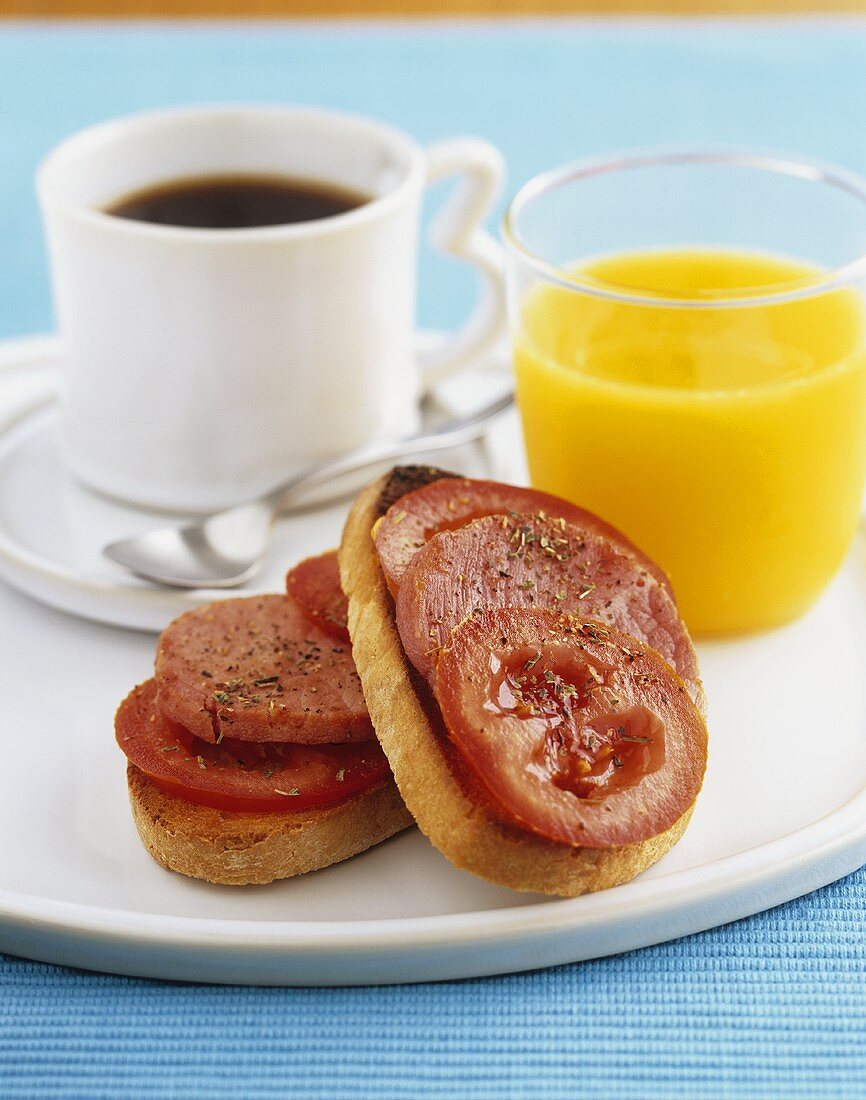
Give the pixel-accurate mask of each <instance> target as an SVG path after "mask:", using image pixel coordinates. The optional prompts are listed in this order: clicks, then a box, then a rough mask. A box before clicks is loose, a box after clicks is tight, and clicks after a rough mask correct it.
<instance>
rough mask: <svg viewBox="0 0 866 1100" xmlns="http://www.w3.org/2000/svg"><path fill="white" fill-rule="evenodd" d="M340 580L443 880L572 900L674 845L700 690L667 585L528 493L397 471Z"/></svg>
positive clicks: (689, 797)
mask: <svg viewBox="0 0 866 1100" xmlns="http://www.w3.org/2000/svg"><path fill="white" fill-rule="evenodd" d="M340 572H341V579H342V587H343V589H344V591H345V592H346V594H347V595H348V598H349V616H348V624H349V632H350V635H351V638H352V643H353V651H354V658H355V662H356V665H357V669H358V673H359V675H360V678H361V684H362V686H363V691H364V696H365V698H366V700H367V703H368V706H369V710H370V714H371V717H372V720H373V725H374V727H375V729H376V734H377V736H378V738H379V740H380V742H381V744H382V746H383V748H384V750H385V753H386V755H387V757H388V760H389V762H390V765H391V769H392V771H393V773H394V776H395V778H396V781H397V785H398V787H399V789H400V793H401V794H402V796H403V798H404V800H405V802H406V805H407V806H408V808H409V810H410V811H411V813H412V815H413V817H414V818H415V821H416V822H417V824H418V825H419V827H420V828H421V829H422V831H423V832H424V833H425V834H426V835H427V836H428V837H429V839H430V840H431V841H432V843H433V844H434V845H435V846H436V847H437V848H438V849H439V850H440V851H441V852H443V853H444V855H446V856H447V857H448V858H449V859H450V860H451V861H452V862H453V863H455V864H456V865H457V866H458V867H461V868H465V869H467V870H470V871H472V872H474V873H475V874H477V875H480V876H481V877H482V878H486V879H489V880H491V881H494V882H498V883H502V884H504V885H507V886H510V887H513V888H515V889H518V890H535V891H543V892H546V893H551V894H561V895H567V896H571V895H576V894H581V893H584V892H585V891H589V890H599V889H603V888H605V887H608V886H613V885H616V884H618V883H622V882H625V881H627V880H628V879H631V878H633V877H634V876H635V875H637V874H638V873H639V872H641V871H643V870H644V869H645V868H647V867H648V866H650V864H652V863H654V862H655V861H656V860H658V859H659V858H660V857H661V856H662V855H664V854H665V852H667V851H668V850H669V849H670V848H671V847H672V846H673V845H674V844H675V843H676V842H677V840H678V839H679V838H680V836H681V835H682V833H683V830H684V829H685V827H686V825H687V824H688V821H689V818H690V816H691V813H692V809H693V806H694V803H695V799H696V798H697V795H698V792H699V791H700V788H701V783H702V781H703V776H704V771H705V767H706V758H707V732H706V726H705V723H704V717H703V710H704V699H703V690H702V687H701V682H700V679H699V672H698V664H697V659H696V656H695V652H694V648H693V646H692V643H691V640H690V638H689V635H688V632H687V631H686V629H685V626H684V625H683V623H682V621H681V619H680V616H679V613H678V611H677V606H676V602H675V599H674V595H673V592H672V591H671V587H670V583H669V582H668V579H667V577H666V576H665V575H664V573H663V572H662V571H661V570H660V569H659V568H658V566H657V565H656V564H655V563H654V562H652V561H651V560H649V559H648V558H647V557H646V555H644V554H643V553H642V552H641V551H640V550H639V549H638V548H637V547H635V546H634V545H633V544H632V543H631V542H630V541H629V540H628V539H627V538H626V537H625V536H624V535H622V534H621V533H620V532H619V531H617V530H615V529H614V528H612V527H611V526H610V525H609V524H607V523H605V522H604V521H602V520H601V519H599V518H598V517H597V516H594V515H592V514H591V513H588V512H586V511H584V510H582V509H580V508H578V507H576V506H575V505H572V504H568V503H566V502H565V501H562V500H559V499H557V498H555V497H551V496H548V495H547V494H544V493H539V492H535V491H533V490H529V489H520V488H516V487H514V486H508V485H501V484H498V483H495V482H490V481H474V480H469V479H466V478H461V477H456V476H453V475H449V474H446V473H444V472H442V471H439V470H436V469H429V468H426V467H403V468H397V469H395V470H394V471H392V473H391V474H390V475H388V476H386V477H384V478H383V479H381V480H380V481H378V482H376V483H375V484H373V485H371V486H370V487H369V488H367V489H366V490H365V491H364V492H362V494H361V495H360V496H359V498H358V499H357V501H356V502H355V505H354V507H353V509H352V511H351V514H350V515H349V518H348V521H347V523H346V527H345V531H344V534H343V541H342V544H341V547H340Z"/></svg>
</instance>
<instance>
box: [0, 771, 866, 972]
mask: <svg viewBox="0 0 866 1100" xmlns="http://www.w3.org/2000/svg"><path fill="white" fill-rule="evenodd" d="M825 833H826V834H827V835H826V836H825V835H824V834H825ZM858 843H866V787H864V788H862V789H861V790H859V791H858V792H857V793H856V794H854V795H852V797H851V798H849V799H848V800H847V801H846V802H844V803H843V804H842V805H841V806H838V807H836V808H835V809H834V810H831V811H830V812H829V813H827V814H825V815H824V816H823V817H820V818H818V819H817V820H815V821H812V822H810V823H809V824H807V825H805V826H803V827H802V828H800V829H794V830H792V831H791V832H789V833H785V834H784V835H783V836H781V837H776V838H774V839H773V840H770V841H766V842H765V843H763V844H757V845H753V846H752V847H751V848H746V849H743V850H742V851H740V852H735V853H732V854H731V855H728V856H722V857H720V858H719V859H715V860H711V861H710V862H708V863H702V864H697V865H695V866H693V867H689V868H687V869H684V870H681V871H671V872H667V873H665V874H663V875H657V876H655V877H653V878H649V879H642V878H637V879H634V880H632V881H631V882H628V883H625V884H624V885H622V886H617V887H613V888H611V889H609V890H602V891H599V892H597V893H593V894H583V895H581V896H580V897H576V898H549V899H547V900H545V901H541V902H535V903H531V904H526V905H516V906H509V907H506V908H501V909H478V910H470V911H468V912H465V913H444V914H438V915H434V916H426V917H379V918H373V919H365V920H358V921H281V920H245V919H241V918H234V917H226V918H215V917H191V916H173V915H169V914H159V913H145V912H140V911H134V910H125V909H112V908H108V907H104V906H90V905H85V904H83V903H81V902H66V901H60V900H57V899H52V898H45V897H41V896H40V895H33V894H27V893H23V892H16V891H10V890H0V929H2V922H4V921H21V920H27V921H28V922H34V921H35V922H37V923H38V924H40V925H41V930H42V931H58V930H62V931H64V932H65V933H67V934H75V933H78V934H93V933H95V932H96V933H101V934H108V935H112V936H120V937H121V938H123V939H124V940H126V941H127V942H134V943H136V944H137V945H146V944H150V945H154V946H156V945H159V946H163V947H183V948H186V949H196V948H202V947H205V946H207V947H214V946H222V947H230V948H231V949H232V950H235V949H237V948H247V949H248V948H257V949H289V948H290V949H293V950H303V949H305V948H309V949H311V950H315V949H317V948H321V947H325V946H327V947H328V948H329V949H331V950H332V951H335V950H342V951H345V950H358V949H365V948H372V947H391V948H399V949H405V948H431V947H437V946H446V945H449V944H451V945H453V944H459V945H460V946H464V947H465V946H471V945H473V944H475V943H478V942H480V941H481V940H483V941H484V943H485V944H491V943H493V942H500V943H501V942H503V941H508V940H509V939H511V938H513V937H514V936H532V935H541V934H544V933H545V932H550V931H556V930H561V929H562V928H563V927H567V928H577V927H581V928H582V927H593V926H597V925H599V924H605V925H610V924H611V923H614V922H616V921H617V919H627V920H628V921H634V920H637V919H647V918H651V917H658V916H659V915H661V914H663V913H665V912H666V911H667V910H668V909H678V908H679V905H678V904H677V902H678V899H680V898H681V897H687V899H688V902H689V905H691V906H695V905H701V904H707V903H709V902H712V901H713V900H714V899H716V898H717V897H720V896H728V895H730V894H731V893H732V890H731V884H732V883H736V886H737V889H738V890H742V889H744V888H747V887H748V888H755V887H758V886H760V885H761V884H763V883H766V884H770V883H772V882H774V881H777V880H779V879H784V878H790V877H792V876H796V875H797V874H798V872H800V871H803V870H805V869H807V868H809V867H812V866H813V865H819V864H821V863H822V862H823V861H826V860H829V859H832V858H834V857H836V856H838V855H840V854H841V853H844V852H846V851H848V850H850V849H853V848H854V847H855V846H856V845H857V844H858ZM780 856H781V858H778V857H780ZM860 862H861V861H860V859H859V852H858V859H857V862H856V863H855V864H854V866H852V867H851V870H854V869H856V867H858V866H860ZM740 868H741V869H740ZM738 871H739V873H738ZM846 873H850V871H847V872H843V875H844V874H846ZM837 877H839V876H837ZM828 881H833V880H828ZM813 888H814V887H810V889H813ZM807 892H808V891H807ZM796 896H798V895H797V894H796V893H795V894H792V895H791V897H796ZM788 900H790V899H788ZM778 903H779V902H778V901H773V902H772V903H771V905H775V904H778ZM764 908H767V906H766V905H765V906H760V907H759V908H756V909H753V910H752V912H758V911H761V910H762V909H764ZM572 915H574V919H569V918H570V917H572ZM722 923H724V922H722Z"/></svg>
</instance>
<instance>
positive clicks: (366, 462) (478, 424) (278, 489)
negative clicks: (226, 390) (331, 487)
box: [259, 391, 514, 509]
mask: <svg viewBox="0 0 866 1100" xmlns="http://www.w3.org/2000/svg"><path fill="white" fill-rule="evenodd" d="M513 404H514V394H513V393H511V392H510V391H509V392H508V393H506V394H503V395H502V397H499V398H497V399H496V400H495V401H492V402H491V403H490V404H489V405H485V406H484V407H483V408H481V409H479V410H478V411H477V412H474V413H472V414H471V415H470V416H465V417H461V418H459V419H455V420H448V421H446V422H445V423H443V424H441V425H440V426H439V427H438V428H434V429H433V430H432V431H427V432H422V433H418V434H415V435H407V436H404V437H403V438H402V439H392V440H387V441H384V442H381V443H370V444H369V445H367V446H366V447H359V448H358V449H357V450H355V451H349V452H347V453H346V454H343V455H339V456H338V457H337V458H331V459H327V460H326V461H324V462H320V463H317V464H316V465H315V466H309V467H307V468H306V469H305V470H303V471H302V472H301V473H300V474H296V475H295V476H294V477H292V478H289V479H288V480H287V481H283V482H281V483H280V484H279V485H275V486H274V488H273V489H270V490H268V492H267V493H264V494H263V495H262V496H261V497H260V498H259V499H260V501H261V503H262V504H265V505H268V506H269V507H271V508H273V509H277V508H279V507H281V506H283V505H285V504H287V503H288V502H289V501H290V500H291V499H292V497H294V496H295V495H297V494H300V493H302V492H304V491H306V490H307V489H312V488H315V486H317V485H321V484H322V483H323V482H326V481H330V480H331V479H332V478H337V477H342V476H343V475H344V474H352V473H356V472H357V471H359V470H363V469H364V468H365V467H367V466H375V465H377V464H378V463H380V462H389V461H391V460H392V459H397V458H408V457H410V456H412V455H417V454H423V453H424V452H425V451H440V450H446V449H447V448H449V447H459V446H460V445H461V444H463V443H470V442H472V440H474V439H477V438H478V437H479V435H481V434H482V431H483V429H484V428H485V427H486V426H487V425H488V424H489V423H490V421H492V420H495V419H496V418H497V417H498V416H501V415H502V413H504V412H506V411H507V410H508V409H510V408H511V406H512V405H513Z"/></svg>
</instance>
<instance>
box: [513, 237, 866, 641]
mask: <svg viewBox="0 0 866 1100" xmlns="http://www.w3.org/2000/svg"><path fill="white" fill-rule="evenodd" d="M575 273H576V275H577V277H578V280H579V282H576V283H575V285H574V287H573V288H571V287H570V288H568V289H566V288H565V287H560V286H555V285H552V284H551V285H547V284H544V285H539V286H536V287H535V288H533V289H532V290H531V291H530V292H529V293H528V294H527V296H526V298H525V299H524V302H523V304H522V308H521V312H520V317H519V321H518V326H517V331H516V333H515V366H516V378H517V397H518V404H519V407H520V412H521V417H522V421H523V429H524V436H525V441H526V450H527V455H528V460H529V468H530V474H531V478H532V482H533V484H534V485H535V486H537V487H538V488H540V489H545V490H547V491H549V492H552V493H557V494H559V495H561V496H564V497H566V498H568V499H569V500H572V501H575V502H577V503H580V504H582V505H584V506H585V507H588V508H590V509H592V510H593V511H595V512H598V513H599V514H600V515H602V516H603V517H604V518H605V519H607V520H610V521H611V522H612V523H614V524H616V525H617V526H619V527H620V528H622V530H623V531H625V533H626V534H628V535H629V536H630V537H631V538H632V539H633V540H634V541H635V542H637V543H638V544H639V545H640V546H641V547H642V548H643V549H645V550H646V551H647V552H648V553H649V554H651V555H652V556H653V557H654V558H655V559H656V560H657V561H658V562H659V564H660V565H661V566H662V567H663V568H664V569H666V570H667V571H668V573H669V574H670V576H671V579H672V581H673V584H674V589H675V592H676V594H677V597H678V599H679V602H680V606H681V609H682V612H683V615H684V618H685V620H686V622H687V623H688V625H689V627H690V628H691V629H692V630H693V631H696V632H698V633H724V632H731V631H743V630H751V629H756V628H761V627H767V626H772V625H776V624H779V623H783V622H785V621H787V620H789V619H791V618H793V617H794V616H796V615H798V614H800V613H801V612H802V611H803V610H804V609H805V608H806V607H807V606H808V605H809V604H810V603H811V602H812V601H813V600H814V599H815V597H816V596H817V595H818V593H819V592H820V591H821V589H822V588H823V586H824V585H825V584H826V583H827V581H828V580H829V578H830V577H831V576H832V575H833V573H834V572H835V571H836V569H837V568H838V566H839V564H840V563H841V561H842V559H843V557H844V555H845V553H846V551H847V549H848V547H849V545H850V543H851V540H852V538H853V535H854V531H855V527H856V524H857V521H858V517H859V513H860V504H861V499H862V494H863V485H864V479H866V350H864V340H866V335H864V334H866V317H864V308H863V302H862V299H861V297H860V295H859V294H858V292H857V291H855V290H853V289H851V288H841V289H833V290H825V291H821V292H814V293H806V294H804V295H803V296H801V297H797V298H795V299H793V300H790V301H786V302H771V301H764V300H763V297H762V296H765V295H767V294H770V293H776V292H779V291H788V290H798V289H803V290H807V289H808V288H809V287H810V286H811V287H813V288H814V287H815V285H816V282H817V281H820V280H821V279H822V277H825V274H826V273H824V272H823V271H821V270H820V269H818V268H815V267H812V266H811V265H807V264H804V263H801V262H798V261H794V260H789V259H786V258H781V257H777V256H770V255H765V254H761V253H753V252H745V251H743V252H739V251H715V250H714V251H710V250H670V251H663V252H641V253H622V254H617V255H612V256H607V257H602V258H600V259H596V260H593V261H592V262H590V263H587V264H582V265H580V267H579V268H575ZM593 285H596V286H598V287H599V288H601V289H607V290H609V291H614V292H623V293H625V294H631V295H632V296H635V295H640V296H642V297H641V298H640V300H639V301H637V302H636V301H635V300H634V297H632V299H631V300H629V301H624V300H622V299H615V298H605V297H603V296H601V297H594V296H592V295H591V294H590V293H587V289H586V288H588V287H591V286H593ZM582 287H583V289H582ZM652 295H656V296H658V297H659V299H660V300H659V302H658V304H655V303H653V301H652V297H651V296H652ZM731 298H737V299H741V301H740V304H737V305H727V306H725V307H722V306H719V307H713V306H712V305H711V304H710V305H709V307H707V308H694V307H689V306H688V305H687V304H685V305H684V304H682V303H683V302H686V303H687V302H689V301H698V300H703V301H705V302H709V303H712V301H713V300H721V299H731ZM752 298H753V299H754V302H752V301H750V299H752ZM661 299H664V301H662V300H661ZM671 299H676V300H679V301H680V303H681V304H679V305H676V304H671V302H670V301H669V300H671Z"/></svg>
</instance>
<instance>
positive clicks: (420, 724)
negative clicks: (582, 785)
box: [340, 475, 694, 897]
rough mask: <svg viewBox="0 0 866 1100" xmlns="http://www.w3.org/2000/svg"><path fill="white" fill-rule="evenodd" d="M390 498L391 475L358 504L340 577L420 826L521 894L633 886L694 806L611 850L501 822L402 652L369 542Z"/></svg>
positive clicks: (389, 744)
mask: <svg viewBox="0 0 866 1100" xmlns="http://www.w3.org/2000/svg"><path fill="white" fill-rule="evenodd" d="M431 480H433V479H432V478H431ZM413 487H415V486H413ZM393 490H394V477H393V475H386V476H385V477H384V478H382V479H381V480H380V481H377V482H374V483H373V484H372V485H370V486H369V487H368V488H366V489H365V490H364V491H363V492H362V493H361V494H360V496H359V497H358V498H357V500H356V501H355V504H354V506H353V508H352V510H351V512H350V513H349V517H348V519H347V521H346V526H345V528H344V531H343V539H342V543H341V545H340V577H341V582H342V585H343V590H344V591H345V593H346V595H347V596H348V598H349V633H350V634H351V636H352V652H353V656H354V658H355V664H356V666H357V669H358V674H359V675H360V677H361V684H362V685H363V688H364V696H365V698H366V700H367V706H368V709H369V711H370V715H371V717H372V719H373V725H374V727H375V729H376V734H377V736H378V738H379V740H380V742H381V744H382V747H383V748H384V750H385V753H386V755H387V757H388V760H389V762H390V764H391V770H392V771H393V773H394V777H395V779H396V781H397V786H398V787H399V788H400V793H401V795H402V796H403V799H404V801H405V803H406V805H407V806H408V807H409V809H410V810H411V812H412V815H413V816H414V818H415V821H416V822H417V824H418V826H419V828H420V829H421V831H422V832H423V833H424V834H425V835H426V836H427V837H428V838H429V839H430V841H431V842H432V843H433V844H434V845H435V846H436V847H437V848H438V849H439V850H440V851H441V852H442V853H443V855H445V856H446V857H447V858H448V859H449V860H451V862H452V863H453V864H455V866H457V867H460V868H462V869H465V870H467V871H471V872H472V873H473V874H476V875H478V876H479V877H481V878H484V879H488V880H489V881H491V882H496V883H500V884H502V885H504V886H510V887H511V888H512V889H514V890H530V891H540V892H542V893H546V894H558V895H561V896H564V897H574V896H576V895H578V894H584V893H588V892H591V891H595V890H604V889H606V888H607V887H609V886H617V885H619V884H620V883H623V882H628V881H629V880H630V879H632V878H634V877H635V875H638V874H640V872H641V871H644V870H646V868H647V867H649V866H651V865H652V864H653V863H655V862H656V861H657V860H659V859H661V857H662V856H663V855H664V854H665V853H666V852H668V851H669V850H670V849H671V848H672V847H673V846H674V844H676V842H677V841H678V840H679V839H680V837H681V836H682V834H683V831H684V830H685V828H686V826H687V825H688V822H689V818H690V817H691V813H692V809H693V806H694V804H692V806H690V807H689V809H688V810H687V811H686V812H685V813H684V814H683V815H682V817H680V818H679V819H678V820H677V821H675V822H674V824H673V825H672V826H671V827H670V828H669V829H668V830H667V831H666V832H664V833H661V834H659V835H658V836H654V837H651V838H650V839H649V840H645V841H642V842H641V843H638V844H629V845H625V846H623V847H618V848H607V849H594V848H574V847H571V846H569V845H564V844H554V843H551V842H549V841H546V840H544V839H543V838H541V837H538V836H535V835H534V834H532V833H530V832H528V831H526V830H523V829H519V828H516V827H515V826H512V825H510V824H509V823H508V822H505V821H503V820H501V819H500V818H499V817H498V816H496V814H495V813H494V811H493V809H492V808H491V807H490V805H489V804H488V803H487V802H486V801H485V800H484V798H483V797H481V796H480V794H479V793H478V792H477V791H476V792H473V790H472V781H471V778H470V777H468V776H467V775H464V774H463V773H462V772H460V770H459V759H458V758H457V757H456V755H455V754H454V753H450V752H449V750H448V747H447V738H446V737H445V733H444V729H443V728H442V725H441V721H439V720H438V712H437V710H436V707H435V704H432V700H431V699H430V698H428V699H426V700H425V698H424V694H423V693H424V692H425V688H424V686H423V685H422V684H421V683H420V681H419V679H418V678H417V677H416V676H415V675H414V673H413V670H411V669H410V667H409V665H408V662H407V659H406V657H405V654H404V652H403V647H402V644H401V642H400V637H399V634H398V633H397V627H396V624H395V621H394V605H393V601H392V599H391V596H390V594H389V592H388V590H387V587H386V585H385V580H384V576H383V574H382V570H381V568H380V566H379V560H378V557H377V555H376V550H375V546H374V544H373V540H372V538H371V534H370V533H371V530H372V527H373V524H374V523H375V522H376V520H377V519H378V518H379V516H380V515H382V514H383V512H384V511H385V509H386V508H387V507H388V506H389V505H390V504H391V503H393V500H392V499H391V498H392V497H393ZM404 491H408V489H406V490H404ZM394 499H396V498H394ZM383 505H384V506H383Z"/></svg>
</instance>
